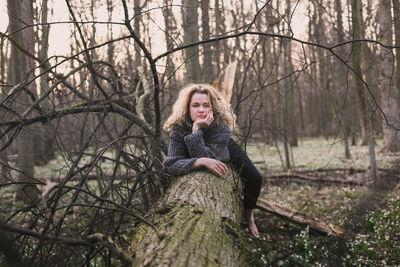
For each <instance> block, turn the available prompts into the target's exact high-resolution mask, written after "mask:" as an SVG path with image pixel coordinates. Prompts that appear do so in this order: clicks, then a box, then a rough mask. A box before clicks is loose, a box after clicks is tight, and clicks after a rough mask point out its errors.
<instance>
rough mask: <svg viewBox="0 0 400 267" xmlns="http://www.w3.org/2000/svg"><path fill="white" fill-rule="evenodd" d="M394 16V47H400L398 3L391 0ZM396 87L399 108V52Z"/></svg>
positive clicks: (399, 7) (397, 56)
mask: <svg viewBox="0 0 400 267" xmlns="http://www.w3.org/2000/svg"><path fill="white" fill-rule="evenodd" d="M392 2H393V15H394V18H393V20H394V36H395V46H397V47H399V46H400V1H399V0H392ZM396 87H397V105H398V106H400V50H399V49H397V51H396Z"/></svg>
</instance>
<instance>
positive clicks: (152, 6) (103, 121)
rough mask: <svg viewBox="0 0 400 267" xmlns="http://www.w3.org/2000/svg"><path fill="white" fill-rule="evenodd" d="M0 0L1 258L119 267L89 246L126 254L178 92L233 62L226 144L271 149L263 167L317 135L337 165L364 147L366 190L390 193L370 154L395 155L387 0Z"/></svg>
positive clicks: (285, 166) (399, 92) (390, 4)
mask: <svg viewBox="0 0 400 267" xmlns="http://www.w3.org/2000/svg"><path fill="white" fill-rule="evenodd" d="M0 4H1V5H2V6H0V8H2V9H3V10H4V11H5V13H6V14H7V15H8V18H7V17H2V18H1V23H2V25H5V27H4V29H3V30H2V32H0V36H1V40H0V86H1V87H0V90H1V91H0V146H1V147H0V162H1V177H0V179H1V180H0V181H1V185H0V186H1V187H0V193H1V195H2V197H1V198H2V200H1V213H0V225H1V229H2V232H0V234H1V235H2V239H1V240H2V241H1V242H2V244H1V245H0V247H1V248H2V249H1V250H0V259H1V256H3V258H4V259H8V260H10V259H13V260H16V261H21V260H22V261H23V262H31V263H32V264H34V265H38V266H46V265H49V266H50V265H51V263H52V262H60V266H62V265H63V264H61V263H64V264H67V263H68V264H72V265H77V266H80V265H87V266H89V265H90V264H92V265H93V264H94V265H96V264H97V263H98V261H100V262H101V264H103V265H105V266H110V265H113V264H117V262H118V257H115V256H114V254H113V253H112V250H111V249H109V247H108V246H107V245H105V244H102V245H99V246H93V244H91V243H90V242H89V241H87V240H86V237H87V236H89V235H91V234H93V233H102V234H103V235H104V236H107V237H110V238H111V239H112V240H115V242H116V243H117V244H118V246H119V247H121V248H126V247H127V246H129V238H130V236H129V235H130V231H131V229H132V228H134V225H135V224H136V223H138V222H141V221H145V220H146V219H145V218H144V217H143V215H144V214H145V212H146V210H148V208H149V207H150V206H151V203H152V202H153V201H154V200H155V199H156V198H157V197H158V196H159V195H161V194H162V193H163V191H164V188H165V186H166V184H167V183H168V179H169V177H167V176H165V174H163V173H162V161H163V159H164V158H165V154H166V151H167V146H168V144H167V141H168V135H167V134H166V133H164V132H163V131H162V124H163V122H164V121H165V119H166V118H167V117H168V115H169V114H170V112H171V107H172V104H173V103H174V101H175V99H176V96H177V92H178V91H179V89H180V88H182V87H184V86H185V85H186V84H188V83H191V82H194V83H212V82H215V81H218V79H221V76H220V75H223V74H224V69H225V68H226V66H227V65H228V64H229V63H231V62H233V61H237V62H238V65H237V70H236V76H235V85H234V89H233V97H232V108H233V110H234V112H235V114H236V116H237V124H236V127H237V128H238V131H237V132H238V139H239V140H240V141H241V143H242V145H243V146H244V147H246V145H247V144H262V145H265V146H268V145H270V146H276V147H277V148H278V147H281V150H279V159H280V162H281V166H279V170H278V168H277V170H274V171H288V170H294V169H295V167H296V166H295V163H294V162H293V159H294V157H293V149H294V148H296V147H297V146H298V145H299V143H301V142H302V141H301V140H304V138H315V137H323V138H324V139H325V140H328V139H329V140H330V141H329V142H328V141H327V143H329V144H332V143H333V144H340V145H341V146H343V158H345V159H351V158H353V159H354V158H355V157H357V155H354V154H352V147H358V146H366V147H367V148H368V149H367V152H366V153H367V154H368V158H367V159H366V162H367V164H366V165H365V170H366V171H367V174H368V175H367V176H368V179H372V181H373V182H372V184H373V189H374V190H376V189H377V188H380V186H381V185H385V184H388V183H389V182H388V181H387V180H386V179H387V176H385V175H382V174H381V172H380V171H379V168H382V167H383V166H379V164H377V161H376V155H377V153H378V152H379V153H383V154H385V155H395V158H397V157H398V154H396V152H398V151H399V150H400V140H399V137H398V131H399V127H400V126H399V119H400V112H399V103H400V53H399V49H400V5H399V0H391V1H389V0H329V1H318V0H308V1H305V0H303V1H300V0H299V1H294V0H285V1H275V0H271V1H257V0H254V1H250V0H247V1H245V0H236V1H234V0H204V1H193V0H183V1H166V0H165V1H161V0H160V1H145V0H134V1H133V0H132V1H126V0H121V1H111V0H97V1H95V0H91V1H89V0H85V1H76V0H65V1H61V0H42V1H39V0H36V1H32V0H30V1H29V0H21V1H14V0H8V1H7V2H6V1H2V2H0ZM60 12H61V13H62V12H65V14H64V16H65V17H64V18H62V19H60V17H58V15H57V14H60ZM7 19H8V20H7ZM60 26H61V27H60ZM54 31H58V32H57V34H58V35H52V34H54ZM52 32H53V33H52ZM51 36H65V37H66V38H65V40H66V41H63V40H57V37H53V39H52V37H51ZM60 39H62V38H60ZM60 41H61V42H62V43H60ZM57 42H58V43H57ZM57 46H58V47H63V49H61V50H58V51H57ZM59 51H62V52H59ZM332 140H333V141H332ZM376 140H379V142H380V143H377V141H376ZM268 153H270V152H269V151H267V152H266V157H268ZM322 156H323V155H322ZM269 167H271V166H268V164H267V166H266V169H268V168H269ZM385 167H386V166H385ZM263 171H264V170H263ZM269 174H271V173H269ZM263 175H267V172H266V171H265V173H263ZM6 244H13V246H12V248H11V247H10V246H6ZM66 247H67V248H69V249H68V250H66V249H65V248H66ZM70 248H72V249H70ZM78 248H79V249H78ZM21 256H23V257H21ZM0 262H1V260H0ZM4 262H5V260H4ZM98 264H100V263H98ZM100 266H102V265H100Z"/></svg>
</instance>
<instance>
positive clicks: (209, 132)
mask: <svg viewBox="0 0 400 267" xmlns="http://www.w3.org/2000/svg"><path fill="white" fill-rule="evenodd" d="M191 127H192V125H188V127H187V128H182V127H179V126H176V127H174V128H173V129H172V130H171V133H170V136H169V148H168V157H167V158H166V159H165V161H164V167H165V170H166V171H167V172H168V173H169V174H171V175H173V176H177V175H183V174H187V173H189V172H190V170H191V169H192V166H193V164H194V162H195V161H196V160H197V159H198V158H202V157H206V158H213V159H217V160H220V161H222V162H225V163H226V162H229V161H230V156H229V150H228V142H229V139H230V137H231V132H230V129H229V127H228V126H226V125H213V124H211V126H210V127H208V128H204V129H199V130H198V131H197V132H196V133H194V134H192V129H191Z"/></svg>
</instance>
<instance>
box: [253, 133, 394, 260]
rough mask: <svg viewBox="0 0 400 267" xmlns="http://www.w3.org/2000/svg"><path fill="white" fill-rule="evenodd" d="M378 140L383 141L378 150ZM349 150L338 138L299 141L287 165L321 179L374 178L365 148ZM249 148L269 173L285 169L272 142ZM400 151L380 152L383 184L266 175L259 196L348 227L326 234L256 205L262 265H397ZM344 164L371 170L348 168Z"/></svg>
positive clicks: (258, 256) (256, 244) (257, 247)
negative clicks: (346, 153)
mask: <svg viewBox="0 0 400 267" xmlns="http://www.w3.org/2000/svg"><path fill="white" fill-rule="evenodd" d="M380 143H381V140H378V146H377V147H376V150H377V151H378V150H379V148H380V147H379V144H380ZM332 144H333V145H332ZM279 149H280V153H281V156H282V157H284V155H283V149H282V148H281V147H280V148H279ZM350 149H351V154H352V159H349V160H348V159H345V158H344V151H343V145H342V144H340V143H334V142H333V140H325V139H322V138H321V139H305V140H301V141H300V143H299V147H295V148H292V149H291V163H292V165H293V169H291V170H290V171H294V172H296V171H300V173H301V171H306V174H307V175H308V176H313V177H319V178H324V177H331V178H340V179H356V180H357V179H358V180H359V181H360V182H361V181H367V180H370V179H371V177H370V174H369V172H368V167H369V155H368V148H367V147H360V146H352V147H351V148H350ZM247 151H248V153H249V154H250V157H251V158H252V160H253V161H255V162H256V164H257V167H258V168H259V169H260V170H261V171H262V172H263V174H264V175H265V176H266V174H274V173H279V172H286V171H288V170H285V169H284V168H283V167H282V162H281V159H280V157H279V153H278V150H277V148H276V147H274V146H267V145H264V144H251V145H249V146H248V149H247ZM399 158H400V153H388V154H382V153H377V163H378V167H379V168H381V169H384V170H382V171H380V172H379V175H380V177H381V178H382V179H387V181H389V184H390V185H389V186H388V187H386V189H384V190H383V191H382V190H377V189H376V188H373V187H372V186H371V185H363V186H349V185H345V184H333V183H317V182H310V181H308V182H307V181H302V180H296V179H293V178H282V179H281V180H268V179H267V178H266V180H265V183H264V186H263V190H262V193H261V197H263V198H265V199H267V200H270V201H274V202H276V203H279V204H282V205H285V206H288V207H291V208H293V209H296V210H298V211H300V212H302V213H306V214H308V215H312V216H314V217H316V218H319V219H322V220H324V221H326V222H328V223H333V224H335V225H336V226H339V227H341V228H342V229H344V231H345V234H344V235H343V236H342V237H335V236H322V235H320V234H318V233H315V232H314V231H313V230H312V229H311V228H309V227H306V226H300V225H297V224H295V223H293V222H291V221H288V220H285V219H281V218H279V217H278V216H276V215H273V214H271V213H268V212H264V211H261V210H257V211H256V216H255V217H256V222H257V225H258V227H259V230H260V233H261V234H260V238H259V239H258V240H253V244H254V249H253V253H254V255H255V256H254V258H256V259H257V260H258V263H257V266H400V185H399V182H398V181H399V180H400V177H399V176H400V171H399V167H398V166H399V163H398V160H399ZM396 161H397V162H396ZM345 169H347V170H348V169H361V170H366V171H365V172H360V173H349V171H345ZM266 170H268V172H266Z"/></svg>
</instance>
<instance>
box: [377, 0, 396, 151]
mask: <svg viewBox="0 0 400 267" xmlns="http://www.w3.org/2000/svg"><path fill="white" fill-rule="evenodd" d="M378 23H379V33H378V41H381V42H382V43H384V44H386V45H392V43H393V39H392V34H393V31H392V15H391V8H390V1H387V0H381V1H379V9H378ZM397 52H398V51H397ZM378 53H379V66H380V68H379V73H378V77H379V81H378V87H379V89H380V92H381V95H382V97H381V107H382V110H383V112H384V113H385V115H386V119H387V121H386V119H385V118H384V119H383V122H382V126H383V127H382V128H383V140H384V149H383V151H385V152H386V151H392V152H393V151H400V141H399V137H398V130H397V129H399V125H400V123H399V108H398V104H397V90H393V89H392V87H393V84H392V78H393V76H392V75H393V72H392V68H393V65H394V62H393V61H392V60H393V56H392V53H389V52H388V50H387V49H386V48H384V47H379V50H378Z"/></svg>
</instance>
